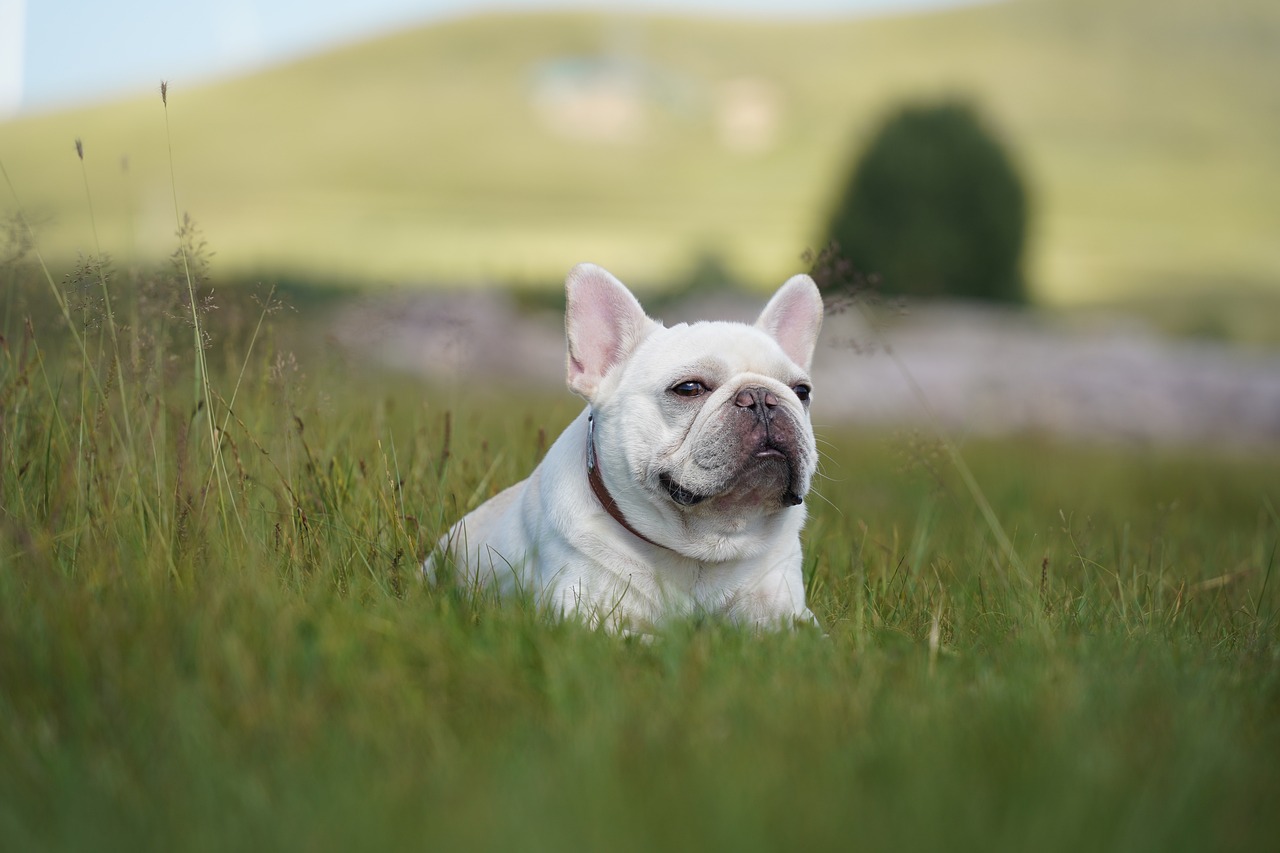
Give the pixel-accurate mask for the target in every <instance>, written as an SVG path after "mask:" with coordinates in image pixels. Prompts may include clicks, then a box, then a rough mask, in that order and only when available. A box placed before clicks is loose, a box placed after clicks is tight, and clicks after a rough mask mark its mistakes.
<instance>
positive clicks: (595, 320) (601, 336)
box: [564, 264, 656, 402]
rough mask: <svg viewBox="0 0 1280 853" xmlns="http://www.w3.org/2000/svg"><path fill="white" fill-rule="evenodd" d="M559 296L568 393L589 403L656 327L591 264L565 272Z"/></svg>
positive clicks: (613, 280)
mask: <svg viewBox="0 0 1280 853" xmlns="http://www.w3.org/2000/svg"><path fill="white" fill-rule="evenodd" d="M564 292H565V312H564V330H565V339H566V340H567V342H568V346H569V358H568V362H569V365H568V367H569V371H568V374H569V375H568V382H569V390H570V391H572V392H573V393H575V394H577V395H579V396H581V397H585V398H586V399H587V401H588V402H590V401H592V400H594V399H595V395H596V392H597V391H598V390H599V389H600V383H601V382H602V381H603V380H604V377H605V376H606V375H607V374H608V373H609V371H610V370H612V369H613V368H614V367H617V366H618V365H619V364H622V363H623V362H624V361H626V360H627V358H628V357H630V355H631V351H632V350H634V349H635V348H636V345H637V344H638V343H640V341H641V340H643V339H644V336H645V335H646V334H647V333H648V332H649V329H650V328H651V327H652V326H654V325H656V324H655V323H654V321H653V320H650V319H649V318H648V317H646V316H645V314H644V309H643V308H641V307H640V303H639V302H637V301H636V298H635V297H634V296H632V295H631V291H629V290H627V288H626V286H625V285H623V283H622V282H620V281H618V280H617V279H616V278H614V277H613V276H612V275H610V274H609V272H608V271H607V270H604V269H602V268H600V267H598V266H596V265H595V264H578V265H577V266H576V267H574V268H573V269H572V270H570V271H569V277H568V279H566V280H565V283H564Z"/></svg>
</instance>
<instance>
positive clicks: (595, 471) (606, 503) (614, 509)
mask: <svg viewBox="0 0 1280 853" xmlns="http://www.w3.org/2000/svg"><path fill="white" fill-rule="evenodd" d="M587 482H588V483H590V484H591V491H592V492H594V493H595V496H596V500H598V501H600V506H602V507H604V511H605V512H607V513H609V515H610V517H612V518H613V520H614V521H616V522H618V524H621V525H622V527H623V529H624V530H626V531H627V532H628V533H630V534H631V535H632V536H635V537H636V538H637V539H642V540H644V541H645V542H648V543H649V544H650V545H653V546H654V547H655V548H664V547H666V546H664V545H659V544H658V543H657V542H654V541H653V540H652V539H650V538H649V537H648V536H645V535H644V534H643V533H641V532H640V531H639V530H636V529H635V528H634V527H632V526H631V523H630V522H629V521H627V517H626V516H625V515H623V514H622V510H621V509H619V508H618V502H617V501H615V500H614V499H613V495H611V494H609V490H608V489H607V488H605V485H604V477H602V476H600V468H599V466H597V465H596V438H595V415H594V414H589V415H587Z"/></svg>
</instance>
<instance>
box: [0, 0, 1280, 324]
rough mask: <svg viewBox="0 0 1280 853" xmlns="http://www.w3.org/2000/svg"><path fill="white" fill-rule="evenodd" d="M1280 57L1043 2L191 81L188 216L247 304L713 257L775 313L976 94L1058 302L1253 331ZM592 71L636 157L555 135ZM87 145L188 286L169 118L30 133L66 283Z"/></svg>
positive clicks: (178, 91)
mask: <svg viewBox="0 0 1280 853" xmlns="http://www.w3.org/2000/svg"><path fill="white" fill-rule="evenodd" d="M1278 45H1280V12H1278V11H1277V6H1276V4H1274V3H1272V2H1270V0H1176V2H1165V0H1121V2H1115V0H1112V2H1104V0H1020V2H1005V3H992V4H984V5H979V6H975V7H971V8H964V9H955V10H950V11H945V12H936V13H930V14H918V15H907V16H899V17H887V18H877V19H870V20H849V21H835V22H830V21H812V20H803V19H801V20H793V21H771V20H762V21H752V20H737V21H731V20H714V19H680V18H671V17H660V16H659V17H651V16H625V15H603V14H548V15H500V14H493V15H486V16H479V17H469V18H461V19H457V20H452V21H446V22H442V23H438V24H435V25H431V26H424V27H422V28H419V29H415V30H410V31H405V32H402V33H397V34H393V35H388V36H386V37H385V38H380V39H376V40H374V41H371V42H369V43H366V44H359V45H353V46H349V47H344V48H341V49H336V50H333V51H331V52H328V53H325V54H321V55H318V56H314V57H310V58H306V59H303V60H299V61H296V62H292V63H289V64H287V65H284V66H281V67H277V68H271V69H266V70H263V71H261V72H258V73H254V74H252V75H248V76H246V77H244V78H242V79H236V80H229V81H221V82H218V83H212V84H207V85H198V86H197V85H194V84H193V83H192V82H191V81H187V80H183V79H177V80H173V79H170V83H171V90H170V99H169V100H170V111H171V114H172V133H173V137H172V138H173V147H174V158H175V161H176V165H177V170H178V174H179V177H180V181H179V195H180V204H181V206H182V209H183V210H188V211H190V212H191V213H192V215H193V216H194V217H195V218H196V220H197V222H198V223H199V224H200V226H201V227H202V229H203V230H204V232H205V233H206V235H207V236H208V239H209V241H210V244H211V245H213V246H214V247H216V249H217V252H218V263H219V268H220V270H221V272H222V274H223V275H225V276H227V277H239V278H242V279H248V280H257V279H259V278H264V277H265V278H267V279H270V280H276V279H293V280H303V281H310V282H315V281H321V282H324V283H329V284H336V285H361V286H368V285H373V286H377V285H384V284H387V283H394V284H408V285H424V284H440V283H445V284H450V283H457V282H462V283H486V282H487V283H498V284H508V283H516V284H520V285H521V286H524V287H530V288H537V287H544V286H547V285H549V284H552V283H554V282H557V281H559V280H561V279H562V277H563V275H564V271H565V270H567V269H568V268H569V267H570V266H572V265H573V264H574V263H577V262H580V261H585V260H590V261H594V262H597V263H601V264H604V265H606V266H608V267H609V268H610V269H612V270H614V271H615V272H617V273H618V274H619V275H620V276H621V277H622V278H623V280H624V281H627V282H629V283H636V284H640V285H643V286H645V287H652V288H661V287H664V286H669V285H670V284H671V283H672V282H673V281H676V280H679V279H680V278H681V277H683V276H686V275H689V274H691V271H692V270H693V269H694V268H695V267H696V266H697V264H698V263H699V260H700V259H701V260H706V259H708V258H711V259H715V260H718V261H719V262H720V263H722V264H724V265H725V267H727V268H728V270H729V271H730V272H731V273H733V274H734V275H735V276H736V277H738V278H740V279H741V280H743V281H744V282H746V283H747V284H749V285H751V286H754V287H757V288H761V289H763V288H765V287H767V286H771V285H773V284H775V283H776V282H778V281H782V280H783V279H784V278H785V277H786V276H788V275H790V274H792V273H794V272H796V270H797V264H798V263H799V258H800V256H801V254H802V253H803V252H804V250H805V249H816V248H821V246H819V245H817V244H818V243H819V242H820V241H821V239H822V231H823V224H824V222H825V217H826V215H827V213H828V209H829V207H830V206H831V205H832V204H833V203H834V196H835V193H836V191H837V188H838V187H839V184H840V181H841V180H842V178H843V175H844V174H845V172H846V171H847V170H848V169H849V168H850V165H851V163H852V161H853V158H854V157H855V156H856V154H857V152H858V151H859V150H860V149H861V148H862V147H863V146H864V145H865V144H866V142H867V140H868V138H869V136H870V134H871V133H873V132H874V130H875V128H876V127H877V125H878V123H879V122H880V121H881V120H882V118H883V117H884V115H885V114H886V113H887V112H888V111H889V110H891V109H893V108H894V107H895V106H896V105H899V104H901V103H902V102H904V101H912V100H919V99H933V98H939V97H960V98H968V99H971V100H973V101H974V102H975V103H976V105H977V106H978V108H979V110H980V111H981V112H982V114H983V115H984V116H985V117H986V119H987V120H988V121H989V123H990V124H991V126H992V128H993V130H994V132H996V133H997V134H998V135H999V136H1000V137H1001V138H1002V139H1003V140H1004V141H1005V142H1006V144H1007V145H1008V146H1009V148H1010V149H1011V152H1012V155H1013V156H1014V158H1015V160H1016V161H1017V162H1018V164H1019V166H1020V168H1021V170H1022V172H1023V173H1024V175H1025V179H1026V181H1027V184H1028V186H1029V191H1030V194H1031V198H1032V200H1033V220H1032V223H1031V243H1030V246H1029V255H1028V259H1027V264H1028V270H1027V273H1028V279H1029V281H1030V282H1031V283H1032V285H1033V287H1034V289H1035V295H1036V297H1037V298H1038V299H1039V300H1041V301H1043V302H1045V303H1047V304H1054V305H1063V304H1079V303H1082V302H1099V301H1103V302H1106V301H1113V300H1123V299H1131V298H1137V297H1141V298H1142V299H1143V300H1144V304H1145V305H1146V306H1148V307H1150V308H1153V309H1156V310H1167V306H1168V305H1169V303H1170V302H1171V301H1176V300H1178V299H1180V298H1181V297H1182V296H1185V295H1187V294H1204V293H1208V294H1211V295H1212V297H1213V299H1214V300H1215V301H1216V302H1217V303H1218V304H1220V303H1221V300H1222V298H1223V296H1224V295H1227V294H1235V295H1239V296H1241V297H1243V298H1247V299H1251V300H1254V301H1253V302H1250V303H1249V304H1248V305H1246V306H1245V307H1244V309H1243V310H1242V311H1240V312H1239V313H1240V314H1241V315H1243V316H1244V318H1245V320H1246V321H1252V320H1256V318H1257V317H1258V316H1259V315H1260V314H1265V313H1267V312H1275V311H1276V300H1277V298H1278V297H1277V293H1280V287H1278V285H1277V282H1280V248H1278V245H1280V244H1278V243H1277V241H1276V239H1275V235H1276V234H1277V233H1280V206H1277V205H1276V204H1275V203H1274V199H1275V198H1276V197H1277V196H1278V195H1280V167H1278V165H1277V159H1276V157H1275V150H1276V148H1277V144H1278V140H1280V118H1277V117H1280V109H1277V88H1276V86H1275V85H1274V82H1273V81H1275V80H1276V79H1277V78H1280V48H1278ZM121 49H128V47H127V46H122V48H121ZM68 61H69V62H70V61H73V58H70V57H69V58H68ZM573 62H580V63H584V64H585V65H586V67H588V68H589V69H590V68H594V69H595V71H596V73H597V75H598V76H597V77H590V76H588V77H587V81H586V83H584V86H585V85H587V84H589V83H590V82H591V81H592V80H596V82H599V83H601V85H604V86H608V85H611V84H616V86H620V87H622V89H623V90H624V92H625V91H630V89H627V88H626V87H627V86H634V87H638V88H639V89H640V90H641V93H642V94H641V95H640V96H637V97H636V98H635V100H634V102H633V101H628V100H626V97H625V96H620V97H622V106H623V107H626V106H627V105H628V104H630V105H631V106H632V107H634V109H635V111H636V112H637V113H638V114H639V117H637V118H636V119H635V127H634V128H631V129H630V131H629V132H627V133H620V134H618V135H617V137H616V138H615V137H607V138H603V139H602V138H597V137H592V136H591V134H592V132H596V133H597V134H603V133H604V132H605V131H607V130H608V128H607V127H600V126H603V125H606V124H607V122H606V118H607V116H606V118H599V120H598V121H597V122H596V125H597V126H596V128H595V130H594V131H593V130H591V129H589V128H588V129H583V128H581V127H579V125H580V124H583V123H585V122H582V121H579V122H578V123H577V124H574V123H573V122H571V121H569V119H568V118H566V117H565V116H559V115H558V114H557V115H552V116H550V117H549V116H548V115H547V114H546V112H545V110H544V108H543V107H544V100H545V98H544V97H543V96H547V92H546V91H545V85H544V84H543V83H540V82H539V81H545V79H546V76H547V75H548V74H550V73H551V72H553V71H555V70H556V69H557V68H563V67H564V64H566V63H568V64H570V66H571V67H572V63H573ZM557 63H561V65H557ZM619 69H622V70H619ZM628 69H629V70H628ZM628 74H630V75H632V76H628ZM161 76H163V75H161ZM156 83H157V84H158V83H159V79H157V81H156ZM540 86H541V87H542V88H540ZM735 87H736V88H735ZM587 91H588V92H590V91H594V90H591V89H589V88H588V89H587ZM610 91H612V90H610ZM743 91H745V92H746V93H747V98H746V103H747V105H748V107H749V106H750V104H751V103H754V102H753V101H752V100H751V97H750V96H751V93H752V92H756V93H762V94H759V97H758V98H757V99H756V100H757V101H758V102H759V103H760V104H762V105H763V106H761V107H760V109H761V110H763V111H764V113H765V114H766V115H769V114H772V115H773V122H774V128H773V131H772V136H771V139H770V140H766V144H762V145H761V146H760V147H759V148H756V149H748V150H738V149H734V148H729V147H726V145H725V144H724V140H723V138H722V137H723V123H724V118H725V116H726V115H727V114H728V112H730V110H729V107H731V106H732V104H733V103H734V101H733V99H732V98H731V97H730V95H729V94H726V93H733V92H743ZM551 94H554V91H553V92H552V93H551ZM770 110H772V113H770V112H769V111H770ZM748 112H749V110H748ZM606 113H607V111H606ZM762 121H764V120H762ZM566 127H567V130H566ZM570 131H572V132H570ZM575 134H576V135H575ZM766 135H767V134H766ZM77 138H79V139H82V140H83V143H84V151H85V168H86V170H87V174H88V178H89V182H90V183H91V185H92V187H93V191H94V201H95V221H96V225H94V226H93V228H96V231H97V233H98V235H99V237H100V239H101V241H102V245H104V246H108V247H111V249H112V252H113V254H114V255H115V257H116V259H117V261H118V262H119V263H120V265H121V266H122V268H123V267H128V266H131V265H136V266H142V267H146V266H148V265H150V264H154V263H155V262H157V261H160V260H163V259H164V258H165V257H166V256H167V255H168V253H169V251H170V248H171V241H172V230H173V229H172V216H171V188H170V171H169V159H168V151H167V149H166V145H165V139H166V137H165V133H164V119H163V115H162V112H161V107H160V102H159V98H158V96H157V94H156V93H155V92H150V93H147V94H146V95H145V96H140V97H136V98H131V99H128V100H125V101H123V102H119V103H112V104H103V105H96V106H90V107H85V108H83V109H77V110H74V111H70V112H57V113H51V114H34V115H29V116H21V117H19V118H17V119H14V120H11V121H8V122H5V123H3V124H0V162H2V163H3V164H4V166H5V168H6V169H8V171H9V173H10V175H11V176H12V177H13V179H14V182H15V184H16V186H17V190H18V196H19V198H20V199H21V201H22V205H23V206H24V207H25V209H26V210H27V211H28V212H29V213H30V214H31V215H32V217H33V219H34V220H35V221H36V222H37V223H38V225H39V229H40V231H41V233H42V244H43V246H44V249H45V252H46V254H47V255H48V256H49V257H50V258H51V259H52V258H56V259H57V260H58V261H59V262H60V263H62V264H65V265H67V266H70V265H71V264H73V263H74V262H75V259H76V258H77V257H78V255H79V254H80V253H82V252H84V251H85V247H86V246H88V245H91V242H92V238H93V233H92V231H93V228H91V225H90V221H89V217H88V216H87V215H86V210H85V193H84V178H83V177H82V175H81V169H80V165H79V164H78V163H77V162H76V161H75V159H74V156H75V155H74V150H73V142H74V140H75V139H77ZM0 209H3V210H8V209H10V207H9V200H8V198H7V196H6V197H5V198H4V200H3V201H0ZM1262 297H1267V299H1266V301H1263V300H1262ZM1189 313H1194V314H1197V315H1200V314H1203V313H1204V306H1203V304H1197V305H1195V306H1193V307H1192V308H1191V309H1189ZM1273 337H1274V336H1273Z"/></svg>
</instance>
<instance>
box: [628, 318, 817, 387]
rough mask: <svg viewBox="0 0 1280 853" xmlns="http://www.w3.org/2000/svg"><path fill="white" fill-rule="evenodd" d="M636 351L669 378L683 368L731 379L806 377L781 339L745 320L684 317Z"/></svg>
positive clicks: (785, 380)
mask: <svg viewBox="0 0 1280 853" xmlns="http://www.w3.org/2000/svg"><path fill="white" fill-rule="evenodd" d="M637 355H639V356H641V357H640V358H639V359H637V361H638V362H641V363H643V364H644V366H645V369H646V370H649V371H653V372H655V373H661V374H662V376H655V377H654V378H655V379H667V378H676V377H667V376H666V373H668V372H671V371H674V372H676V373H679V372H680V371H681V370H692V371H694V372H697V371H698V370H699V369H701V370H714V371H715V372H717V373H721V374H725V375H722V376H717V377H709V376H690V377H683V378H691V379H694V378H696V379H712V378H714V379H718V380H720V381H727V380H728V379H730V378H732V377H733V376H735V375H737V374H740V373H752V374H757V375H760V376H768V377H771V378H773V379H776V380H778V381H779V382H782V383H785V384H790V383H792V382H794V381H797V380H799V379H801V378H803V377H804V375H805V374H804V371H803V369H802V368H801V367H800V366H798V365H797V364H796V363H795V362H793V361H792V360H791V359H790V358H788V357H787V354H786V353H785V352H783V350H782V347H781V346H779V345H778V342H777V341H775V340H774V339H773V338H772V337H770V336H769V335H768V334H767V333H766V332H764V331H762V330H760V329H758V328H756V327H754V326H748V325H746V324H744V323H729V322H699V323H692V324H689V323H681V324H679V325H676V326H672V327H670V328H659V329H655V330H654V332H653V334H651V335H649V337H648V338H647V339H646V340H645V341H644V343H643V344H642V345H641V347H640V351H639V352H637Z"/></svg>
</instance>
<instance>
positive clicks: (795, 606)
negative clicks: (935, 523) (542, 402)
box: [427, 265, 822, 630]
mask: <svg viewBox="0 0 1280 853" xmlns="http://www.w3.org/2000/svg"><path fill="white" fill-rule="evenodd" d="M566 294H567V302H568V307H567V311H566V320H565V326H566V337H567V340H568V351H569V353H568V374H569V376H568V380H569V387H570V389H572V390H573V391H574V392H576V393H578V394H580V395H581V396H583V397H584V398H586V400H587V401H588V403H589V406H588V408H587V410H586V411H584V412H583V413H582V414H581V415H580V416H579V417H578V418H577V419H576V420H574V422H573V423H572V424H570V425H569V427H568V428H567V429H566V430H565V431H564V432H563V433H562V434H561V435H560V437H559V438H558V439H557V440H556V442H555V443H554V444H553V445H552V447H551V448H550V450H549V451H548V453H547V455H546V457H545V458H544V459H543V460H542V462H541V463H540V464H539V465H538V467H537V468H536V469H535V470H534V472H533V474H532V475H531V476H530V477H529V478H528V479H527V480H525V481H523V482H521V483H518V484H516V485H514V486H512V487H511V488H509V489H507V490H505V491H503V492H501V493H500V494H498V495H497V496H495V497H494V498H492V499H491V500H489V501H488V502H486V503H485V504H483V505H482V506H480V507H479V508H478V509H476V510H475V511H473V512H472V513H470V514H469V515H467V516H466V517H465V518H463V519H462V520H461V521H460V522H458V523H457V524H456V525H454V527H453V529H452V530H450V531H449V533H448V534H447V535H446V536H445V537H444V539H442V540H441V543H440V546H441V550H442V551H445V552H448V553H449V554H451V556H452V558H453V562H454V566H455V569H456V574H457V577H458V579H459V580H460V581H462V582H465V583H468V584H477V585H490V584H492V585H496V586H497V587H498V588H499V589H500V590H502V591H504V592H508V591H513V590H517V589H521V590H526V591H529V592H532V593H533V594H535V595H536V596H538V597H539V599H540V600H542V601H544V602H546V603H547V604H549V605H550V606H551V607H553V608H555V609H556V610H559V611H563V612H566V613H573V612H577V613H580V614H582V615H583V616H584V617H586V618H587V619H588V620H589V621H591V622H593V623H603V624H605V625H606V626H608V627H610V628H614V629H624V630H645V629H647V628H648V627H650V626H652V625H653V624H655V623H657V622H659V621H661V620H662V619H663V618H666V617H669V616H673V615H686V614H695V613H712V614H720V615H723V616H726V617H728V618H730V619H732V620H734V621H739V622H744V623H750V624H756V625H768V626H777V625H782V624H787V623H790V622H792V621H795V620H799V621H805V622H811V621H813V615H812V614H811V613H810V612H809V610H808V608H807V607H806V606H805V597H804V580H803V577H802V572H801V548H800V538H799V537H800V530H801V528H802V527H803V526H804V521H805V508H804V506H803V504H802V502H803V498H804V495H805V494H806V493H807V492H808V489H809V485H810V482H811V479H812V477H813V475H814V472H815V470H816V466H817V452H816V450H815V445H814V439H813V432H812V429H811V427H810V424H809V413H808V397H809V388H810V381H809V378H808V375H807V373H808V369H809V362H810V360H811V358H812V354H813V348H814V344H815V341H816V338H817V334H818V329H819V327H820V325H821V322H822V300H821V297H820V296H819V294H818V291H817V288H816V287H815V286H814V284H813V282H812V281H811V280H810V279H809V278H808V277H807V276H796V277H795V278H793V279H791V280H790V281H788V282H787V283H786V284H785V285H783V286H782V288H781V289H779V291H778V293H777V294H775V296H774V297H773V299H772V300H770V302H769V305H768V306H767V307H766V308H765V311H764V313H763V314H762V315H761V317H760V319H759V320H758V321H757V323H756V324H755V325H754V326H748V325H745V324H741V323H695V324H693V325H684V324H682V325H679V326H675V327H672V328H670V329H667V328H664V327H663V326H662V325H661V324H660V323H658V322H656V321H653V320H650V319H649V318H648V317H646V316H645V315H644V312H643V310H642V309H641V308H640V305H639V303H638V302H636V300H635V297H633V296H632V295H631V293H630V292H629V291H628V290H627V289H626V288H625V287H623V285H622V284H621V283H620V282H618V281H617V280H616V279H614V278H613V277H612V276H611V275H609V273H607V272H605V271H604V270H602V269H600V268H598V267H593V266H589V265H580V266H578V267H575V268H574V270H573V271H572V272H571V273H570V275H569V279H568V282H567V284H566ZM802 398H803V399H802ZM433 559H438V558H433ZM427 569H428V572H434V570H435V567H434V565H433V564H432V561H429V562H428V565H427Z"/></svg>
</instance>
